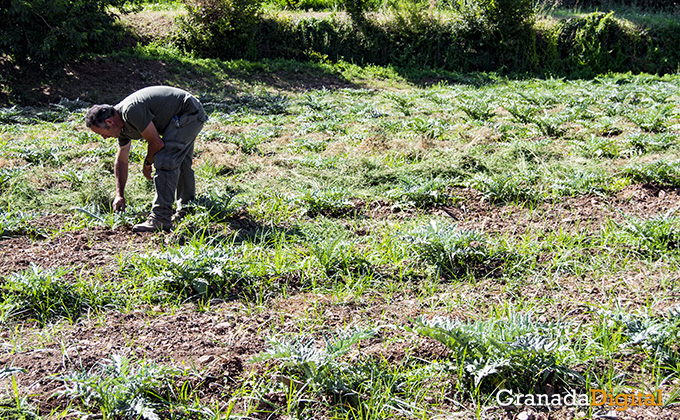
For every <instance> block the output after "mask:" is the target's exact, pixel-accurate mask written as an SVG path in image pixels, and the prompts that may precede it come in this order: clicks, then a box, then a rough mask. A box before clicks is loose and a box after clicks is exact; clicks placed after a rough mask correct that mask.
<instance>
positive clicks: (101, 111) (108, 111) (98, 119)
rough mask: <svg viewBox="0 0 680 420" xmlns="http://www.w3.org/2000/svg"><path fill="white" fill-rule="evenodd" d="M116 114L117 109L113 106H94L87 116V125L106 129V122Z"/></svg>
mask: <svg viewBox="0 0 680 420" xmlns="http://www.w3.org/2000/svg"><path fill="white" fill-rule="evenodd" d="M115 114H116V109H115V108H114V107H113V106H111V105H106V104H104V105H94V106H92V108H90V109H89V110H88V111H87V114H85V125H86V126H87V127H88V128H90V127H92V126H95V127H99V128H106V120H107V119H109V118H111V117H113V116H114V115H115Z"/></svg>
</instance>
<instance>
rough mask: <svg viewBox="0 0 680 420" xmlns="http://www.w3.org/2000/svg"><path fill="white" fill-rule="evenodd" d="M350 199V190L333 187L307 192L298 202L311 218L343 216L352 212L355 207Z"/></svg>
mask: <svg viewBox="0 0 680 420" xmlns="http://www.w3.org/2000/svg"><path fill="white" fill-rule="evenodd" d="M349 198H350V191H349V190H348V189H346V188H340V187H331V188H326V189H321V190H314V191H307V192H305V193H304V194H303V195H302V196H301V197H300V198H298V199H297V202H298V205H299V206H300V207H301V208H302V209H303V211H304V213H305V214H306V215H307V216H309V217H315V216H318V215H324V216H341V215H344V214H346V213H348V212H350V211H352V209H354V207H355V206H354V203H353V202H352V201H350V200H349Z"/></svg>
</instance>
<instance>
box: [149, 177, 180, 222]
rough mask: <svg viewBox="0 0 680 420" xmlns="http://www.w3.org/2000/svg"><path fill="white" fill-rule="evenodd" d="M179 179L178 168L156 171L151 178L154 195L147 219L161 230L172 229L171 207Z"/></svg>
mask: <svg viewBox="0 0 680 420" xmlns="http://www.w3.org/2000/svg"><path fill="white" fill-rule="evenodd" d="M178 179H179V168H174V169H169V170H168V169H158V168H157V169H156V174H155V175H154V177H153V183H154V187H155V189H156V195H155V196H154V198H153V204H152V206H151V214H150V215H149V217H150V218H151V219H153V220H154V221H155V222H156V223H157V224H160V225H161V226H162V227H163V228H165V227H166V226H167V229H170V228H171V227H172V205H173V203H174V202H175V190H176V189H177V180H178Z"/></svg>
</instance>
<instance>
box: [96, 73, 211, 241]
mask: <svg viewBox="0 0 680 420" xmlns="http://www.w3.org/2000/svg"><path fill="white" fill-rule="evenodd" d="M207 119H208V117H207V116H206V114H205V111H204V110H203V106H202V105H201V103H200V102H199V101H198V100H197V99H196V98H194V97H193V96H192V95H191V94H190V93H188V92H186V91H184V90H182V89H177V88H173V87H169V86H152V87H147V88H144V89H141V90H138V91H137V92H135V93H133V94H131V95H130V96H128V97H127V98H125V99H123V100H122V101H121V102H120V103H119V104H118V105H115V106H111V105H94V106H93V107H92V108H90V109H89V111H88V112H87V115H86V116H85V125H86V126H87V127H89V128H90V129H91V130H92V131H94V132H95V133H97V134H99V135H101V136H102V137H103V138H109V137H115V138H117V139H118V153H117V154H116V161H115V163H114V175H115V178H116V197H115V199H114V200H113V209H114V210H116V211H119V210H124V209H125V184H126V183H127V178H128V162H129V158H130V146H131V141H132V140H136V139H144V140H145V141H146V143H147V152H146V158H145V159H144V167H143V173H144V176H145V177H146V178H147V179H149V180H151V179H153V182H154V188H155V190H156V194H155V196H154V199H153V203H152V207H151V213H150V214H149V218H148V219H147V221H146V222H144V223H140V224H138V225H135V226H133V228H132V230H133V232H155V231H158V230H161V229H162V230H166V231H168V230H171V229H172V216H173V209H172V206H173V203H174V202H175V200H178V203H177V211H178V213H180V212H181V211H182V208H183V207H184V206H186V205H187V203H189V201H191V200H193V199H194V198H195V195H196V181H195V178H194V171H193V169H192V168H191V165H192V161H193V152H194V140H195V139H196V136H197V135H198V133H199V132H200V131H201V129H202V128H203V124H204V123H205V121H206V120H207ZM152 166H154V167H155V168H156V173H155V175H154V176H153V178H152V177H151V169H152V168H151V167H152Z"/></svg>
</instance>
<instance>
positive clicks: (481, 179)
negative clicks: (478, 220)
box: [470, 174, 540, 204]
mask: <svg viewBox="0 0 680 420" xmlns="http://www.w3.org/2000/svg"><path fill="white" fill-rule="evenodd" d="M470 185H471V186H472V187H473V188H475V189H477V190H479V191H480V192H481V193H482V194H483V195H484V199H485V200H489V202H491V203H493V204H505V203H513V202H515V203H524V202H532V201H538V199H539V197H540V196H539V192H538V191H536V187H534V186H532V185H531V184H530V183H529V182H528V180H527V179H526V178H525V177H522V176H519V175H506V174H493V175H486V174H476V175H475V176H474V178H473V179H472V180H471V182H470Z"/></svg>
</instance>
